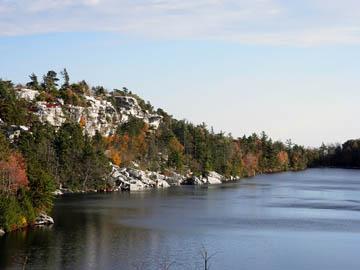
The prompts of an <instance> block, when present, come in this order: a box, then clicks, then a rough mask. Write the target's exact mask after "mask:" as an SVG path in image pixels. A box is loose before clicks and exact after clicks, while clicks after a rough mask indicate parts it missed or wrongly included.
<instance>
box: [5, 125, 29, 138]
mask: <svg viewBox="0 0 360 270" xmlns="http://www.w3.org/2000/svg"><path fill="white" fill-rule="evenodd" d="M28 130H29V128H28V127H26V126H16V125H11V126H8V128H7V131H6V136H7V137H8V138H9V140H10V142H13V141H14V139H15V138H17V137H19V136H20V133H21V132H23V131H28Z"/></svg>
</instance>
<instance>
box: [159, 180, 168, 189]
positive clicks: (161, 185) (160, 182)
mask: <svg viewBox="0 0 360 270" xmlns="http://www.w3.org/2000/svg"><path fill="white" fill-rule="evenodd" d="M156 186H157V187H161V188H168V187H170V185H169V183H168V182H166V181H165V180H159V181H158V182H157V183H156Z"/></svg>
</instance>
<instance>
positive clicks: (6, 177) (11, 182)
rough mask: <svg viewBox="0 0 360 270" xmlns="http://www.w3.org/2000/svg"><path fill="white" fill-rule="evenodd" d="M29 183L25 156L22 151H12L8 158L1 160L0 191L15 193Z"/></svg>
mask: <svg viewBox="0 0 360 270" xmlns="http://www.w3.org/2000/svg"><path fill="white" fill-rule="evenodd" d="M28 184H29V181H28V178H27V175H26V164H25V161H24V158H23V156H22V155H21V153H17V152H11V153H10V154H9V156H8V158H7V160H2V161H0V191H2V192H5V193H7V194H15V193H16V192H17V191H18V190H19V189H20V188H22V187H26V186H27V185H28Z"/></svg>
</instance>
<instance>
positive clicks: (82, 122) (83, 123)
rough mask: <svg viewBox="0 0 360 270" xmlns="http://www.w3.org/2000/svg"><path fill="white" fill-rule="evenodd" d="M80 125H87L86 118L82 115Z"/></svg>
mask: <svg viewBox="0 0 360 270" xmlns="http://www.w3.org/2000/svg"><path fill="white" fill-rule="evenodd" d="M80 126H82V127H84V126H85V119H84V118H83V117H82V116H81V118H80Z"/></svg>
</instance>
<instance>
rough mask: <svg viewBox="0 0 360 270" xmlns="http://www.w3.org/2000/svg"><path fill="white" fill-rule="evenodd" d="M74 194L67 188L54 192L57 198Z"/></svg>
mask: <svg viewBox="0 0 360 270" xmlns="http://www.w3.org/2000/svg"><path fill="white" fill-rule="evenodd" d="M72 193H74V192H73V191H72V190H70V189H67V188H60V189H57V190H55V191H54V192H53V194H54V195H55V196H61V195H64V194H72Z"/></svg>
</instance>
